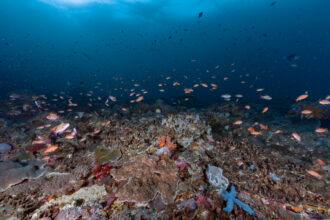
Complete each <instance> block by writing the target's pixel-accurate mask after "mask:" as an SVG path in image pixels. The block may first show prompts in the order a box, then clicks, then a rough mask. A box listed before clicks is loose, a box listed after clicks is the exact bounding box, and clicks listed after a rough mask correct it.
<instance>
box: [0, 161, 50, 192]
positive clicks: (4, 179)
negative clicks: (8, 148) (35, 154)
mask: <svg viewBox="0 0 330 220" xmlns="http://www.w3.org/2000/svg"><path fill="white" fill-rule="evenodd" d="M45 171H46V169H44V168H42V163H41V162H39V161H33V160H31V161H28V162H26V163H18V162H14V161H10V160H8V161H4V162H0V192H2V191H5V190H6V189H8V188H9V187H11V186H12V185H15V184H18V183H20V182H22V181H23V180H25V179H34V178H38V177H40V176H41V175H42V174H43V173H44V172H45Z"/></svg>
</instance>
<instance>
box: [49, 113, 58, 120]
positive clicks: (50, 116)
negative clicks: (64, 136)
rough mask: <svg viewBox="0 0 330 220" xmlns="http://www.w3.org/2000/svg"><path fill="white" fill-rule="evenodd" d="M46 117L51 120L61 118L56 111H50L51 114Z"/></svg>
mask: <svg viewBox="0 0 330 220" xmlns="http://www.w3.org/2000/svg"><path fill="white" fill-rule="evenodd" d="M46 118H47V119H48V120H50V121H55V120H59V119H60V116H58V115H57V114H55V113H50V114H49V115H47V116H46Z"/></svg>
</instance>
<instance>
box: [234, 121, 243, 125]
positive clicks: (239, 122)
mask: <svg viewBox="0 0 330 220" xmlns="http://www.w3.org/2000/svg"><path fill="white" fill-rule="evenodd" d="M242 123H243V121H241V120H237V121H235V122H234V123H233V124H234V125H240V124H242Z"/></svg>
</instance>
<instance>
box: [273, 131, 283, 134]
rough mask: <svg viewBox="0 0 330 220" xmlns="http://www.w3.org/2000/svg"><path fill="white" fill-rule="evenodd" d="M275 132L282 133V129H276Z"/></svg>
mask: <svg viewBox="0 0 330 220" xmlns="http://www.w3.org/2000/svg"><path fill="white" fill-rule="evenodd" d="M274 133H275V134H279V133H282V131H281V130H276V131H275V132H274Z"/></svg>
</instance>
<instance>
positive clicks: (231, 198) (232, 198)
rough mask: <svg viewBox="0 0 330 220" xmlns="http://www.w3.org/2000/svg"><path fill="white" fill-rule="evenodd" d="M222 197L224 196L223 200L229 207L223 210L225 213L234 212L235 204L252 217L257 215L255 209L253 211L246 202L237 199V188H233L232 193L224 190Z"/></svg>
mask: <svg viewBox="0 0 330 220" xmlns="http://www.w3.org/2000/svg"><path fill="white" fill-rule="evenodd" d="M221 195H222V198H223V199H224V200H225V201H227V206H226V207H225V208H224V209H223V211H225V212H232V211H233V208H234V203H236V205H238V206H239V207H241V208H242V209H243V210H245V211H246V212H247V213H249V214H250V215H253V216H256V215H257V214H256V212H255V211H254V210H253V209H251V208H250V206H249V205H247V204H245V203H244V202H242V201H240V200H238V199H236V195H237V193H236V190H235V186H231V188H230V192H227V191H225V190H223V191H222V193H221Z"/></svg>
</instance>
